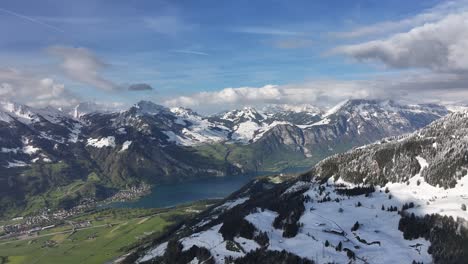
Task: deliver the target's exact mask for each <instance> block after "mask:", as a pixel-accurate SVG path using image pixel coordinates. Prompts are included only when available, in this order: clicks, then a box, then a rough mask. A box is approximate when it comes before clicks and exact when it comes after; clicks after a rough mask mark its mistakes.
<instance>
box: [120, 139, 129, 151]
mask: <svg viewBox="0 0 468 264" xmlns="http://www.w3.org/2000/svg"><path fill="white" fill-rule="evenodd" d="M131 144H132V141H129V140H127V141H125V142H124V143H123V144H122V149H121V150H120V151H119V152H124V151H125V150H127V149H128V147H130V145H131Z"/></svg>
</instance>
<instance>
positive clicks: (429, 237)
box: [131, 108, 468, 263]
mask: <svg viewBox="0 0 468 264" xmlns="http://www.w3.org/2000/svg"><path fill="white" fill-rule="evenodd" d="M418 109H419V108H418ZM408 111H415V110H414V109H410V110H408ZM467 134H468V112H461V113H453V114H450V115H448V116H447V117H444V118H442V119H440V120H438V121H435V122H434V123H432V124H431V125H429V126H428V127H426V128H424V129H422V130H419V131H417V132H415V133H412V134H410V135H407V136H400V137H394V138H388V139H384V140H381V141H379V142H376V143H375V144H371V145H368V146H365V147H361V148H356V149H353V150H351V151H349V152H346V153H344V154H338V155H335V156H332V157H330V158H327V159H325V160H323V161H322V162H320V163H319V164H317V165H316V166H315V167H314V168H313V169H312V170H311V171H310V172H308V173H306V174H304V175H301V176H299V177H297V178H296V177H287V176H272V177H267V178H261V179H257V180H254V181H253V182H251V183H249V184H248V185H246V186H245V187H243V188H242V189H240V190H239V191H237V192H236V193H234V194H233V195H231V196H230V197H228V198H227V199H226V200H225V201H223V202H222V203H221V204H220V205H218V206H216V207H213V208H210V209H208V210H207V211H205V212H203V213H202V214H201V215H200V216H199V217H198V218H197V219H195V220H194V221H193V222H191V223H188V224H187V225H186V226H184V227H182V228H181V229H179V230H178V231H177V232H174V233H173V234H172V237H170V240H169V241H167V237H166V239H164V240H161V241H157V242H158V243H156V246H150V247H148V248H147V249H146V251H143V252H144V253H143V254H138V253H135V254H133V255H132V256H131V257H132V258H133V259H137V262H139V263H149V261H155V262H156V263H169V262H170V261H172V262H170V263H187V262H190V261H192V262H191V263H276V262H281V263H465V262H466V257H467V256H468V247H466V245H468V222H467V221H468V211H467V209H466V205H467V204H468V158H467V157H468V154H467V149H468V138H467V136H466V135H467ZM168 261H169V262H168ZM184 261H186V262H184Z"/></svg>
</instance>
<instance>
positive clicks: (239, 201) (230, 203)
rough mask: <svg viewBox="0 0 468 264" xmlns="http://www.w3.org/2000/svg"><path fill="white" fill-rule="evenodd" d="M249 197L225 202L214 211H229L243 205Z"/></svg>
mask: <svg viewBox="0 0 468 264" xmlns="http://www.w3.org/2000/svg"><path fill="white" fill-rule="evenodd" d="M249 199H250V197H241V198H238V199H236V200H231V201H227V202H225V203H224V204H222V205H220V206H218V207H217V208H216V209H222V210H229V209H231V208H233V207H235V206H237V205H239V204H243V203H245V202H246V201H248V200H249Z"/></svg>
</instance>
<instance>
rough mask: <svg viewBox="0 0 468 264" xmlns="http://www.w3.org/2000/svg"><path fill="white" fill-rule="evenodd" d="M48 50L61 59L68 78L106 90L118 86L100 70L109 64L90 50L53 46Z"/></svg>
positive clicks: (114, 88)
mask: <svg viewBox="0 0 468 264" xmlns="http://www.w3.org/2000/svg"><path fill="white" fill-rule="evenodd" d="M48 51H49V52H50V53H51V54H52V55H54V56H56V57H58V58H60V59H61V60H62V63H61V68H62V70H63V71H64V73H65V74H66V75H67V76H68V77H69V78H71V79H73V80H75V81H79V82H81V83H84V84H88V85H91V86H93V87H96V88H99V89H102V90H106V91H112V90H116V89H118V88H119V86H118V85H117V84H115V83H114V82H113V81H111V80H109V79H107V78H105V77H103V75H102V71H103V70H104V69H105V68H106V67H108V66H109V65H108V64H107V63H105V62H104V61H102V60H101V59H100V58H98V57H97V56H96V54H94V53H93V52H91V51H90V50H88V49H86V48H74V47H67V46H53V47H49V48H48Z"/></svg>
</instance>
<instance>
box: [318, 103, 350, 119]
mask: <svg viewBox="0 0 468 264" xmlns="http://www.w3.org/2000/svg"><path fill="white" fill-rule="evenodd" d="M348 101H349V100H344V101H342V102H340V103H338V104H337V105H335V106H334V107H332V108H330V109H328V111H327V112H326V113H325V114H324V115H323V118H325V117H328V116H331V115H333V114H335V113H337V112H338V111H339V110H340V109H341V107H343V106H344V105H345V104H346V103H347V102H348Z"/></svg>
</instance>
